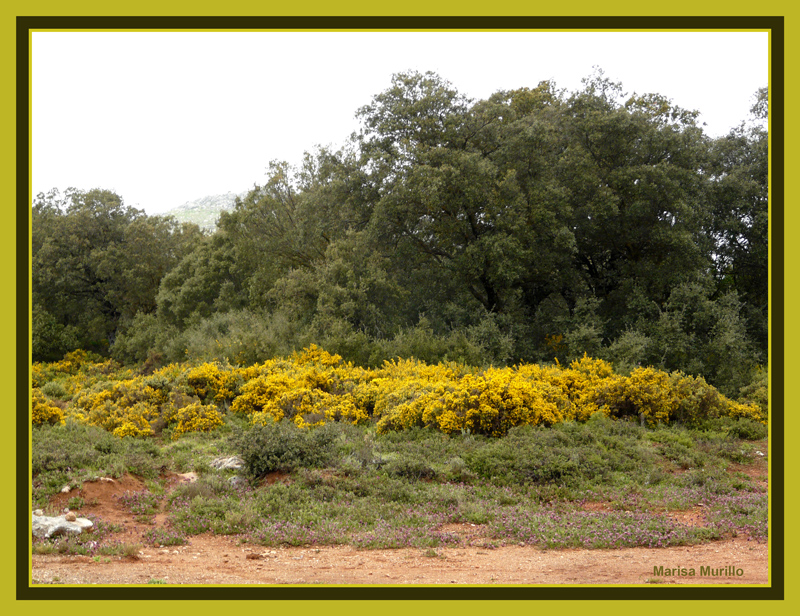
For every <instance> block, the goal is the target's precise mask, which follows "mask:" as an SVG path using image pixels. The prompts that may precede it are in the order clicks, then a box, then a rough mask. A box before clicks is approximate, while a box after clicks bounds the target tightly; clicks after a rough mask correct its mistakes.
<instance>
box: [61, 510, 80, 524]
mask: <svg viewBox="0 0 800 616" xmlns="http://www.w3.org/2000/svg"><path fill="white" fill-rule="evenodd" d="M64 519H65V520H66V521H67V522H74V521H75V520H77V519H78V516H76V515H75V514H74V513H72V512H71V511H70V512H69V513H68V514H67V515H65V516H64Z"/></svg>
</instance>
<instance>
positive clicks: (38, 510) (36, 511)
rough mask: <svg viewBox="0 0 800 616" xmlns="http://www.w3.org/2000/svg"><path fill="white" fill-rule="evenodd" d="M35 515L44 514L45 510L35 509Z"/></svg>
mask: <svg viewBox="0 0 800 616" xmlns="http://www.w3.org/2000/svg"><path fill="white" fill-rule="evenodd" d="M33 515H44V511H42V510H41V509H34V511H33Z"/></svg>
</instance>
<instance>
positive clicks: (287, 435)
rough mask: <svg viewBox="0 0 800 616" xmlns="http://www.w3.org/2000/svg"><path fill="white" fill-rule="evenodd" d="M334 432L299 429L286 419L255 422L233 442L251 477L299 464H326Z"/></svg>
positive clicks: (289, 468) (303, 465) (302, 465)
mask: <svg viewBox="0 0 800 616" xmlns="http://www.w3.org/2000/svg"><path fill="white" fill-rule="evenodd" d="M334 438H335V435H334V432H333V431H331V430H325V429H324V428H316V429H313V430H301V429H299V428H298V427H297V426H296V425H294V424H293V423H291V422H287V421H276V422H272V423H267V424H257V425H254V426H253V427H252V428H250V429H249V430H247V431H246V432H245V433H243V434H242V435H241V436H240V437H239V438H238V442H236V443H235V446H236V448H237V450H238V451H239V455H240V456H241V458H242V460H243V461H244V466H243V468H244V471H245V473H246V474H247V475H248V476H249V477H252V478H259V477H263V476H264V475H266V474H267V473H271V472H273V471H285V472H289V471H291V470H294V469H295V468H300V467H315V466H321V465H324V464H326V463H327V462H328V461H329V459H330V458H331V455H332V453H333V447H332V446H333V440H334Z"/></svg>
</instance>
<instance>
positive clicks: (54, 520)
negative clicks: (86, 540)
mask: <svg viewBox="0 0 800 616" xmlns="http://www.w3.org/2000/svg"><path fill="white" fill-rule="evenodd" d="M92 526H94V524H93V523H92V521H91V520H87V519H86V518H76V519H75V521H74V522H69V521H68V520H67V519H66V518H65V517H64V516H63V515H60V516H58V517H50V516H46V515H36V513H34V514H33V534H34V536H36V537H40V538H42V539H49V538H50V537H52V536H54V535H62V534H65V533H72V534H74V535H79V534H80V533H82V532H83V531H84V530H86V529H87V528H91V527H92Z"/></svg>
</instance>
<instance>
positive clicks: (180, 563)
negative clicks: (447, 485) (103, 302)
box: [32, 464, 769, 585]
mask: <svg viewBox="0 0 800 616" xmlns="http://www.w3.org/2000/svg"><path fill="white" fill-rule="evenodd" d="M731 470H732V471H734V472H739V471H741V472H745V473H747V474H748V475H749V476H751V477H752V478H753V479H755V480H756V481H758V482H763V483H764V484H766V481H767V477H766V464H760V465H756V466H755V467H741V468H739V467H736V468H732V469H731ZM191 479H192V477H191V476H188V477H187V476H173V477H171V482H172V483H173V484H174V483H177V482H179V481H189V480H191ZM273 480H277V481H282V480H285V478H283V477H275V478H273ZM143 489H144V485H143V484H142V482H141V481H139V480H138V479H136V478H134V477H130V476H126V477H122V478H120V479H117V480H115V481H114V482H110V481H96V482H91V483H86V484H84V485H83V486H82V487H81V488H80V489H79V490H73V491H72V492H71V493H69V494H59V495H58V496H57V497H56V498H54V499H53V501H52V503H51V505H50V507H48V509H47V511H46V512H45V513H47V514H49V515H53V514H55V513H56V512H59V511H61V510H62V509H63V508H64V507H65V506H66V503H67V502H68V500H69V499H70V498H73V497H75V496H81V497H82V498H83V499H84V501H85V503H86V504H85V505H84V507H82V508H81V510H80V511H79V512H78V515H80V516H85V515H87V514H91V515H95V516H98V517H99V518H101V519H102V520H104V521H106V522H111V523H114V524H116V525H120V526H122V527H123V528H122V530H121V531H119V532H116V533H113V535H112V537H111V539H112V540H113V541H116V542H121V543H138V544H142V536H141V535H142V532H143V531H145V530H147V529H148V528H152V524H146V523H141V522H137V521H136V520H135V519H134V517H133V515H131V514H130V513H128V512H127V511H125V509H124V508H123V507H122V506H121V505H120V503H119V500H118V498H117V497H119V496H120V495H122V494H124V493H125V492H126V491H130V492H136V491H141V490H143ZM585 508H586V509H589V510H594V511H604V510H608V505H607V504H605V503H586V505H585ZM671 515H672V516H673V518H674V519H675V520H676V521H678V522H680V523H682V524H686V525H700V524H702V523H703V514H702V509H700V508H696V509H694V510H691V511H686V512H674V513H672V514H671ZM165 518H166V516H165V515H164V514H159V515H157V516H156V517H155V521H154V522H155V525H157V526H163V525H164V523H165ZM441 530H443V531H446V532H451V533H455V534H458V535H459V537H460V538H461V539H462V542H463V544H464V546H463V547H446V548H437V549H436V550H423V549H413V548H410V549H398V550H357V549H355V548H352V547H348V546H321V547H284V548H275V549H272V548H263V547H260V546H253V545H248V544H240V543H239V542H238V540H237V539H236V538H235V537H224V536H213V535H200V536H195V537H192V538H191V540H190V541H191V542H190V544H189V545H185V546H176V547H150V546H143V547H141V548H140V550H139V554H138V555H137V556H135V557H134V558H125V557H119V556H112V557H96V558H92V557H88V556H66V555H38V554H36V555H33V556H32V582H33V584H34V585H38V584H111V585H120V584H146V583H148V582H149V581H150V580H162V581H164V582H166V583H167V584H384V585H386V584H644V583H651V584H652V583H669V584H768V583H769V570H768V546H767V544H765V543H758V542H756V541H751V540H749V539H748V538H747V537H741V536H740V537H736V538H733V539H729V540H725V541H717V542H713V543H708V544H704V545H696V546H681V547H670V548H657V549H650V548H624V549H616V550H579V549H567V550H542V549H539V548H536V547H532V546H522V545H520V546H517V545H513V546H503V547H497V548H494V547H491V544H490V543H489V542H488V541H487V542H486V543H485V544H484V543H483V541H482V540H483V539H485V536H484V529H483V528H482V527H481V526H479V525H477V526H476V525H472V524H448V525H444V526H443V527H442V529H441ZM726 566H727V567H729V569H728V571H729V572H731V569H734V570H736V571H737V573H738V572H740V573H741V575H737V573H733V574H732V575H719V576H705V577H701V576H700V568H701V567H711V568H713V569H720V568H725V567H726ZM656 567H664V568H665V569H673V568H681V567H683V568H686V569H690V568H694V569H695V572H696V575H695V576H694V577H691V576H667V575H656V574H655V571H654V568H656Z"/></svg>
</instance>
